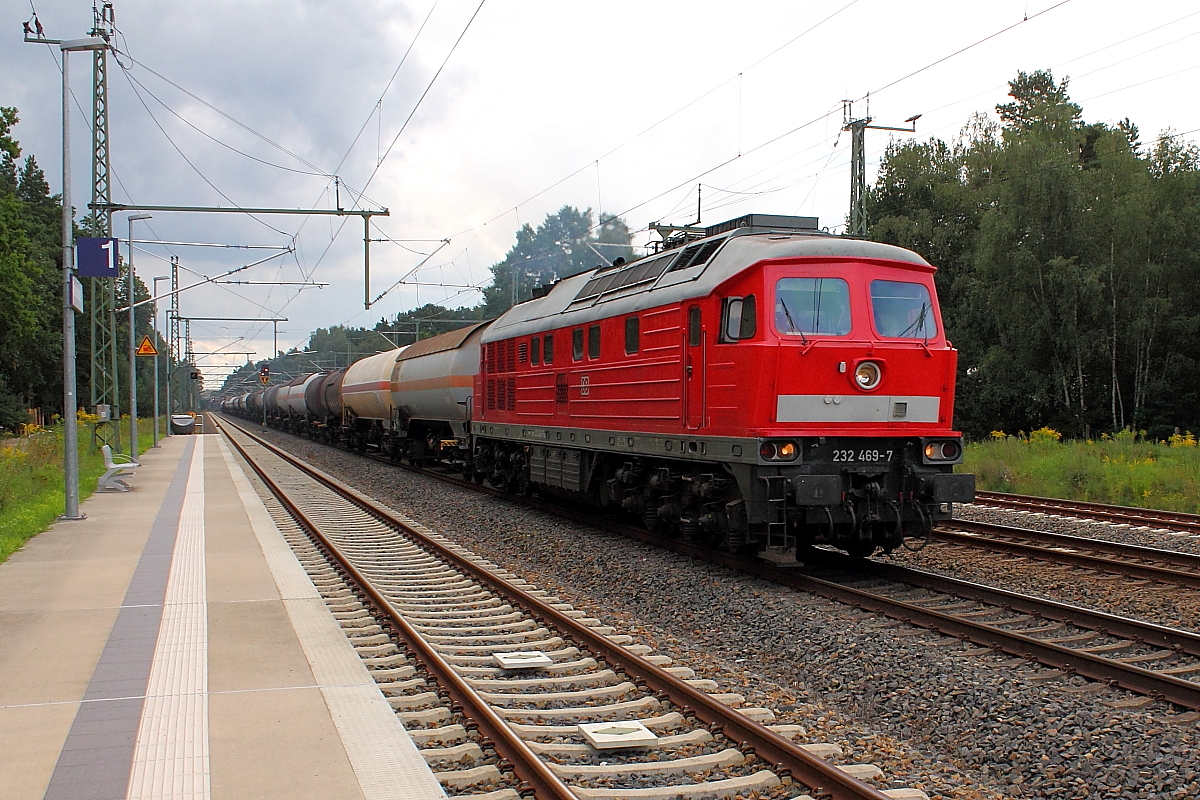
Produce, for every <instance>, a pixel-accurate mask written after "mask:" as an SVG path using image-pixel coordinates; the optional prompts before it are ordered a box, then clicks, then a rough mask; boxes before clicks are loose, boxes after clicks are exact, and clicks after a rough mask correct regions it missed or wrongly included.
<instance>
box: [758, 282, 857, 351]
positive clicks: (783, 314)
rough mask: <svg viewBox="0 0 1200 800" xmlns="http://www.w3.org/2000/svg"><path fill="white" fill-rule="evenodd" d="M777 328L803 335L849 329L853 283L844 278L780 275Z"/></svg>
mask: <svg viewBox="0 0 1200 800" xmlns="http://www.w3.org/2000/svg"><path fill="white" fill-rule="evenodd" d="M775 330H777V331H779V332H780V333H782V334H786V335H791V336H801V337H803V336H804V335H805V334H811V335H819V336H845V335H846V334H848V333H850V287H849V286H848V285H847V284H846V282H845V281H844V280H842V279H841V278H780V279H779V281H778V282H777V283H776V284H775Z"/></svg>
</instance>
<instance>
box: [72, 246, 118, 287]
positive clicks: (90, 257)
mask: <svg viewBox="0 0 1200 800" xmlns="http://www.w3.org/2000/svg"><path fill="white" fill-rule="evenodd" d="M75 248H76V254H75V263H76V266H77V267H78V269H77V270H76V271H77V272H78V273H79V275H80V277H83V278H115V277H117V275H118V274H119V273H120V269H119V268H118V266H117V265H118V261H117V240H116V239H76V240H75Z"/></svg>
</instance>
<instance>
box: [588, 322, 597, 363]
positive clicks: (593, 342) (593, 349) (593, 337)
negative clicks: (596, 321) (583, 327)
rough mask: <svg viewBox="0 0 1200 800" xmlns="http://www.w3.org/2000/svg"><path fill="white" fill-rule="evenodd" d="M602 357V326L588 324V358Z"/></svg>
mask: <svg viewBox="0 0 1200 800" xmlns="http://www.w3.org/2000/svg"><path fill="white" fill-rule="evenodd" d="M599 357H600V326H599V325H590V326H588V358H599Z"/></svg>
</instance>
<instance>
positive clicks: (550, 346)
mask: <svg viewBox="0 0 1200 800" xmlns="http://www.w3.org/2000/svg"><path fill="white" fill-rule="evenodd" d="M542 358H543V360H544V361H545V362H546V363H547V364H553V363H554V334H552V333H547V334H546V344H545V345H544V346H543V347H542Z"/></svg>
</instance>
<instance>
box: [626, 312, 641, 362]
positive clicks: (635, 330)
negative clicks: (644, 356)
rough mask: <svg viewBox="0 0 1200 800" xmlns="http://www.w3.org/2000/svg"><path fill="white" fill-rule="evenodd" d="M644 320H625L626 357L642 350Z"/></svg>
mask: <svg viewBox="0 0 1200 800" xmlns="http://www.w3.org/2000/svg"><path fill="white" fill-rule="evenodd" d="M641 338H642V320H641V318H640V317H627V318H626V319H625V355H627V356H631V355H633V354H634V353H636V352H637V351H638V350H639V349H641Z"/></svg>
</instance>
